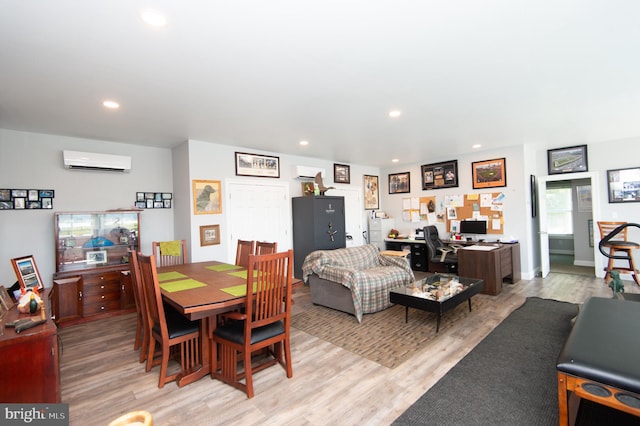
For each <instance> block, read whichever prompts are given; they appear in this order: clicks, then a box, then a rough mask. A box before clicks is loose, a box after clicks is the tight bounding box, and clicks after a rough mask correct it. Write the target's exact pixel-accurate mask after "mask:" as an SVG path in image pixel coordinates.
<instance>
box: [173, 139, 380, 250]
mask: <svg viewBox="0 0 640 426" xmlns="http://www.w3.org/2000/svg"><path fill="white" fill-rule="evenodd" d="M176 151H179V152H180V155H181V158H182V161H185V158H184V156H183V155H182V153H183V152H185V151H186V152H188V159H186V161H188V174H187V173H182V171H183V170H182V168H181V167H182V166H181V165H178V167H180V168H181V173H180V174H179V176H178V174H177V173H176V175H175V176H176V178H175V181H174V186H175V188H176V197H180V199H188V200H189V208H187V209H184V208H181V209H179V210H178V209H177V210H176V224H177V223H180V224H181V225H180V226H181V227H180V228H178V226H177V225H176V238H180V239H187V240H189V241H190V244H189V251H190V253H191V256H192V259H193V260H194V261H200V260H206V259H215V260H220V261H223V262H224V261H229V259H228V255H227V254H228V253H229V247H228V241H229V238H228V234H227V231H228V229H229V226H228V225H229V222H228V221H230V220H233V218H230V217H228V216H227V215H226V211H225V204H226V201H225V197H226V195H225V194H224V192H223V194H222V199H223V202H222V214H219V215H218V214H215V215H210V214H206V215H202V214H201V215H194V214H193V209H192V208H191V205H192V203H193V200H192V195H191V181H192V180H194V179H198V180H220V181H221V183H222V189H223V191H224V188H225V180H226V179H246V180H254V181H255V180H266V179H268V180H271V179H272V178H255V177H244V176H236V175H235V153H236V152H250V153H254V154H264V155H272V156H276V157H278V158H279V160H280V178H279V179H277V181H279V182H282V181H284V182H288V183H289V185H290V190H289V193H290V195H291V197H299V196H301V195H302V182H303V181H302V180H300V179H297V178H296V174H295V167H296V166H312V167H319V168H323V169H325V172H326V174H325V177H324V183H325V185H326V186H335V187H347V186H350V187H362V180H363V176H364V175H365V174H368V175H378V174H379V169H378V168H376V167H370V166H361V165H357V164H351V165H350V166H351V170H350V171H351V184H349V185H347V184H336V183H334V182H333V164H334V163H333V162H332V161H327V160H322V159H318V158H310V157H302V156H293V155H283V154H280V153H276V152H265V151H256V150H253V149H250V148H245V147H236V146H228V145H220V144H215V143H209V142H204V141H197V140H189V141H188V142H186V143H185V146H180V147H178V148H175V149H174V152H176ZM175 163H177V161H174V166H175ZM273 180H276V179H273ZM185 192H186V193H185ZM327 195H331V191H328V192H327ZM183 207H184V206H183ZM366 219H367V215H366V212H365V211H364V206H363V211H362V218H361V220H362V223H363V226H362V227H363V229H366ZM185 224H189V226H188V227H183V226H184V225H185ZM215 224H219V225H220V234H221V235H220V241H221V243H220V244H219V245H213V246H205V247H200V234H199V232H200V231H199V229H200V226H202V225H215ZM290 235H291V233H290ZM291 244H293V242H291Z"/></svg>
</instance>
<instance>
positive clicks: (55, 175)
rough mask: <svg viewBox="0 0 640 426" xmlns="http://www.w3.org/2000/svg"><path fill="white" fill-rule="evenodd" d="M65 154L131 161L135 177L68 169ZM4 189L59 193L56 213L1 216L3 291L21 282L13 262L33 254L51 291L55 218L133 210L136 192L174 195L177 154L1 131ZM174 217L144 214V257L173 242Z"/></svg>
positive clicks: (154, 212)
mask: <svg viewBox="0 0 640 426" xmlns="http://www.w3.org/2000/svg"><path fill="white" fill-rule="evenodd" d="M65 149H68V150H75V151H86V152H99V153H105V154H118V155H128V156H131V157H132V168H131V172H130V173H116V172H96V171H79V170H67V169H64V168H63V166H62V151H63V150H65ZM0 187H2V188H10V189H53V190H54V191H55V194H54V195H55V198H54V199H53V210H1V211H0V285H4V286H11V285H12V284H13V283H14V282H15V281H16V277H15V274H14V272H13V269H12V267H11V261H10V260H11V259H12V258H14V257H21V256H25V255H30V254H32V255H34V257H35V260H36V264H37V265H38V269H39V271H40V275H42V279H43V281H44V282H45V285H46V286H47V287H50V286H51V277H52V275H53V273H54V272H55V261H54V258H55V252H54V248H55V244H54V212H67V211H98V210H107V209H119V208H130V207H132V205H133V203H134V202H135V199H136V192H173V183H172V164H171V150H169V149H163V148H154V147H146V146H139V145H128V144H121V143H114V142H103V141H97V140H90V139H82V138H70V137H63V136H55V135H45V134H38V133H27V132H17V131H12V130H4V129H0ZM176 201H178V202H179V200H175V199H174V202H176ZM173 214H174V209H173V208H171V209H149V210H144V211H143V212H142V214H141V225H140V238H141V242H142V247H141V249H142V251H143V252H145V253H151V241H152V240H153V239H171V238H172V236H173Z"/></svg>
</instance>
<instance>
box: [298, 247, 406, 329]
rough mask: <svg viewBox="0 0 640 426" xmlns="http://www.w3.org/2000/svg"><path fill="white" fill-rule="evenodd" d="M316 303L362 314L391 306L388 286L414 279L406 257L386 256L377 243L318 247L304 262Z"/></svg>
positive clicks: (389, 287) (304, 275) (303, 271)
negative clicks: (328, 248)
mask: <svg viewBox="0 0 640 426" xmlns="http://www.w3.org/2000/svg"><path fill="white" fill-rule="evenodd" d="M302 279H303V281H304V282H305V283H306V284H308V285H309V286H310V287H311V301H312V302H313V303H314V304H317V305H322V306H326V307H329V308H333V309H337V310H340V311H343V312H348V313H351V314H353V315H355V316H356V318H357V319H358V322H362V315H363V314H369V313H373V312H378V311H381V310H383V309H386V308H388V307H389V306H391V303H390V302H389V290H390V289H392V288H395V287H399V286H403V285H408V284H410V283H412V282H413V281H414V276H413V271H412V270H411V266H410V265H409V262H408V261H407V259H405V258H401V257H391V256H383V255H381V254H380V252H379V251H378V248H377V247H376V246H374V245H371V244H367V245H364V246H359V247H348V248H341V249H335V250H316V251H313V252H311V253H309V254H308V255H307V257H306V258H305V260H304V263H303V264H302Z"/></svg>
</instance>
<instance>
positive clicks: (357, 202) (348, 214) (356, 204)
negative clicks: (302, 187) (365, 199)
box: [326, 188, 364, 247]
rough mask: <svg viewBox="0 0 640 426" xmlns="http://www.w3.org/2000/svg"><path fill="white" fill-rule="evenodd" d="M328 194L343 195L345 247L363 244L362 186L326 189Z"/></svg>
mask: <svg viewBox="0 0 640 426" xmlns="http://www.w3.org/2000/svg"><path fill="white" fill-rule="evenodd" d="M326 195H328V196H332V197H344V229H345V233H346V235H347V236H351V238H348V237H347V247H356V246H361V245H362V244H364V241H363V238H362V231H363V228H362V214H363V213H362V206H363V203H362V188H336V189H331V190H329V191H327V194H326Z"/></svg>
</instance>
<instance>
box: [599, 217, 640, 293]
mask: <svg viewBox="0 0 640 426" xmlns="http://www.w3.org/2000/svg"><path fill="white" fill-rule="evenodd" d="M629 226H636V227H638V228H640V225H638V224H636V223H627V222H598V229H599V230H600V243H598V249H599V250H600V253H602V254H603V255H604V256H606V257H608V258H609V262H608V264H607V267H606V268H605V271H607V272H606V274H605V275H604V282H605V283H607V282H608V279H609V277H610V275H611V271H619V272H620V273H622V274H629V273H630V274H631V276H632V277H633V280H634V281H635V282H636V284H638V285H640V281H638V271H637V270H636V266H635V263H634V261H633V251H634V250H637V249H640V244H638V243H634V242H632V241H627V228H628V227H629ZM605 248H606V249H608V252H606V251H605V250H604V249H605ZM616 259H618V260H626V261H627V262H628V266H627V267H621V266H615V265H614V262H615V260H616Z"/></svg>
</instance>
